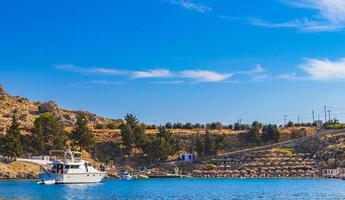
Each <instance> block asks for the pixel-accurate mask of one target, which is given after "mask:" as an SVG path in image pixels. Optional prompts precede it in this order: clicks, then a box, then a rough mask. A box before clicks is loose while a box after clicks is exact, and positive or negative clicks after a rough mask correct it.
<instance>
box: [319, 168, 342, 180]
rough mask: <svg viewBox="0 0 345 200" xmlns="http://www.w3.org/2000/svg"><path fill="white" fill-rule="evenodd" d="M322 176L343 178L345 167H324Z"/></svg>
mask: <svg viewBox="0 0 345 200" xmlns="http://www.w3.org/2000/svg"><path fill="white" fill-rule="evenodd" d="M322 176H323V177H327V178H341V177H345V169H343V168H339V169H323V170H322Z"/></svg>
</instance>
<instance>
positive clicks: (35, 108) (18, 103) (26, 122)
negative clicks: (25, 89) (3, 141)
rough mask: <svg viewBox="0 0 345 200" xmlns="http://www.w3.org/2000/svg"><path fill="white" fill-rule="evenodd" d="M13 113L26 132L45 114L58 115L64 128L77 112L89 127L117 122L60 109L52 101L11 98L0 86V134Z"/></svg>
mask: <svg viewBox="0 0 345 200" xmlns="http://www.w3.org/2000/svg"><path fill="white" fill-rule="evenodd" d="M13 111H16V112H17V114H18V117H19V120H20V122H21V125H22V126H23V128H24V129H27V130H28V129H30V128H31V127H32V126H33V122H34V121H35V119H36V118H37V117H38V116H39V115H40V114H42V113H45V112H53V113H55V114H57V115H59V116H60V117H61V119H62V121H63V123H64V124H65V125H66V126H71V125H72V124H74V122H75V121H76V115H77V113H78V112H84V113H85V114H86V116H87V118H88V120H89V121H90V125H95V124H97V123H103V124H105V123H109V122H111V121H117V120H111V119H107V118H104V117H100V116H97V115H95V114H93V113H90V112H85V111H73V110H66V109H63V108H60V107H59V106H58V104H57V103H56V102H54V101H49V102H45V103H41V102H32V101H30V100H29V99H28V98H22V97H18V96H11V95H10V94H7V93H6V92H5V90H4V89H3V87H2V86H1V85H0V132H3V131H4V130H5V128H6V127H8V126H9V124H10V122H11V116H12V113H13Z"/></svg>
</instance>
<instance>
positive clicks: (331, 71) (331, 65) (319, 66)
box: [300, 58, 345, 80]
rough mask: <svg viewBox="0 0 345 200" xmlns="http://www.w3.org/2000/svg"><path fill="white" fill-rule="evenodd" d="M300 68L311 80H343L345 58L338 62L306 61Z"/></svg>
mask: <svg viewBox="0 0 345 200" xmlns="http://www.w3.org/2000/svg"><path fill="white" fill-rule="evenodd" d="M300 68H301V69H302V70H304V71H305V72H306V73H307V74H308V75H309V78H310V79H313V80H345V58H342V59H340V60H338V61H330V60H328V59H324V60H319V59H307V60H306V62H305V63H304V64H302V65H300Z"/></svg>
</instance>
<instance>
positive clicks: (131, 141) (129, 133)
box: [120, 114, 145, 153]
mask: <svg viewBox="0 0 345 200" xmlns="http://www.w3.org/2000/svg"><path fill="white" fill-rule="evenodd" d="M120 130H121V137H122V144H123V146H124V147H125V148H124V150H125V152H126V153H130V152H131V150H132V149H133V148H134V147H136V148H143V145H144V143H145V135H144V133H145V126H144V125H141V124H139V120H138V119H137V118H136V117H135V116H134V115H132V114H127V115H126V116H125V120H124V122H122V124H121V125H120Z"/></svg>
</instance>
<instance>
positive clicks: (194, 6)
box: [169, 0, 212, 13]
mask: <svg viewBox="0 0 345 200" xmlns="http://www.w3.org/2000/svg"><path fill="white" fill-rule="evenodd" d="M169 2H170V3H172V4H176V5H179V6H181V7H183V8H185V9H189V10H195V11H197V12H200V13H205V12H210V11H212V8H211V7H209V6H205V5H202V4H200V3H194V2H192V1H189V0H170V1H169Z"/></svg>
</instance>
